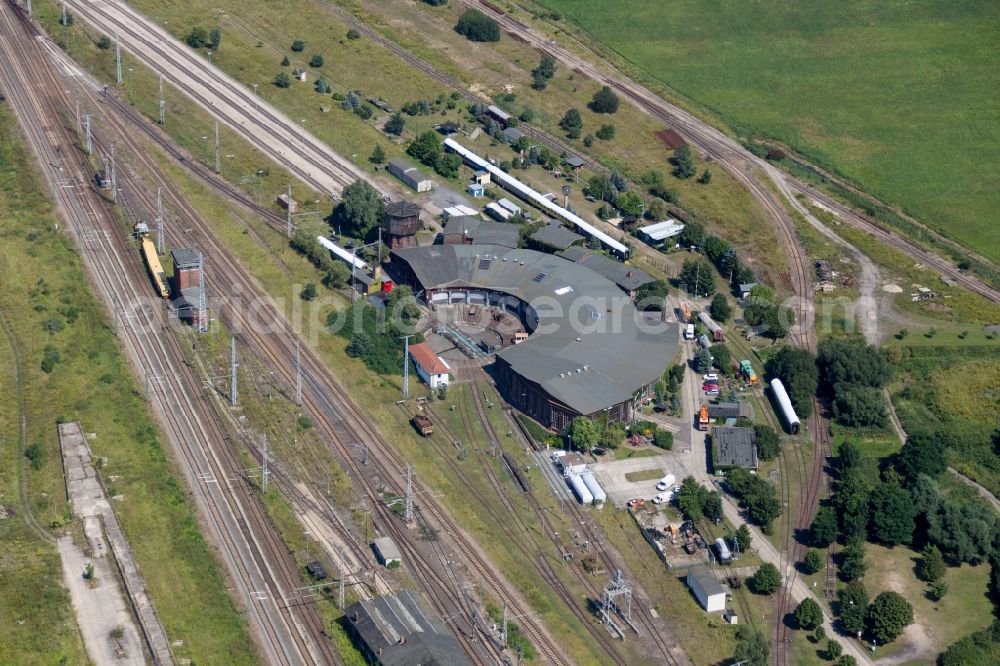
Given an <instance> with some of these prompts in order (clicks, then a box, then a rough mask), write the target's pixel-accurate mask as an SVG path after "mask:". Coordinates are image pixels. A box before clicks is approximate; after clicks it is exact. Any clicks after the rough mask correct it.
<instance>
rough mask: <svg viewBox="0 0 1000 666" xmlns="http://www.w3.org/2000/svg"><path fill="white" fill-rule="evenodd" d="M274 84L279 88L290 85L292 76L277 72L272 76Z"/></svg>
mask: <svg viewBox="0 0 1000 666" xmlns="http://www.w3.org/2000/svg"><path fill="white" fill-rule="evenodd" d="M274 85H276V86H277V87H279V88H287V87H289V86H290V85H292V77H290V76H288V74H286V73H285V72H278V74H277V75H276V76H275V77H274Z"/></svg>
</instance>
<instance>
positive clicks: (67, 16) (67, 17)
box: [59, 9, 76, 28]
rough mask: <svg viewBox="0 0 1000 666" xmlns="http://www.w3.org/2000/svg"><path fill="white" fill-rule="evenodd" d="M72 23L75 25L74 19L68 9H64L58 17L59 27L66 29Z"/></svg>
mask: <svg viewBox="0 0 1000 666" xmlns="http://www.w3.org/2000/svg"><path fill="white" fill-rule="evenodd" d="M74 23H76V17H75V16H73V14H72V13H71V12H70V11H69V10H68V9H64V10H63V12H62V13H61V14H60V15H59V25H61V26H63V27H66V28H68V27H70V26H71V25H73V24H74Z"/></svg>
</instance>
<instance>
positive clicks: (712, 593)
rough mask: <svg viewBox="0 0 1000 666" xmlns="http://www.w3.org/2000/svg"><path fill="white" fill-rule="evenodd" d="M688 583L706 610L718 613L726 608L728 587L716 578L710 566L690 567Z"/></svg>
mask: <svg viewBox="0 0 1000 666" xmlns="http://www.w3.org/2000/svg"><path fill="white" fill-rule="evenodd" d="M687 584H688V587H690V588H691V592H692V593H694V596H695V599H697V600H698V603H700V604H701V607H702V608H704V609H705V611H706V612H708V613H717V612H720V611H724V610H726V588H724V587H722V585H721V584H720V583H719V581H717V580H715V576H713V575H712V572H711V571H709V570H708V567H703V566H697V567H691V568H690V569H688V573H687Z"/></svg>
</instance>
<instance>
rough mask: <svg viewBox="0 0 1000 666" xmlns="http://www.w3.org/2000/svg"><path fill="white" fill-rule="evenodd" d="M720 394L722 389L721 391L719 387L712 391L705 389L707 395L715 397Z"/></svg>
mask: <svg viewBox="0 0 1000 666" xmlns="http://www.w3.org/2000/svg"><path fill="white" fill-rule="evenodd" d="M720 394H721V391H719V389H718V387H716V388H714V389H712V390H710V391H705V395H707V396H711V397H715V396H717V395H720Z"/></svg>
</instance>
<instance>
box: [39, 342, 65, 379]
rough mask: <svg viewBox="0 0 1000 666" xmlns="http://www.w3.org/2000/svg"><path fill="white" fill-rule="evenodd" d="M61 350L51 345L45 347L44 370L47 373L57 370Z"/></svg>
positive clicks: (43, 356)
mask: <svg viewBox="0 0 1000 666" xmlns="http://www.w3.org/2000/svg"><path fill="white" fill-rule="evenodd" d="M60 358H61V357H60V356H59V351H58V350H56V348H55V347H52V346H51V345H50V346H48V347H46V348H45V352H44V354H43V355H42V363H41V367H42V372H44V373H45V374H50V373H51V372H52V371H53V370H55V367H56V363H58V362H59V361H60Z"/></svg>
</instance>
